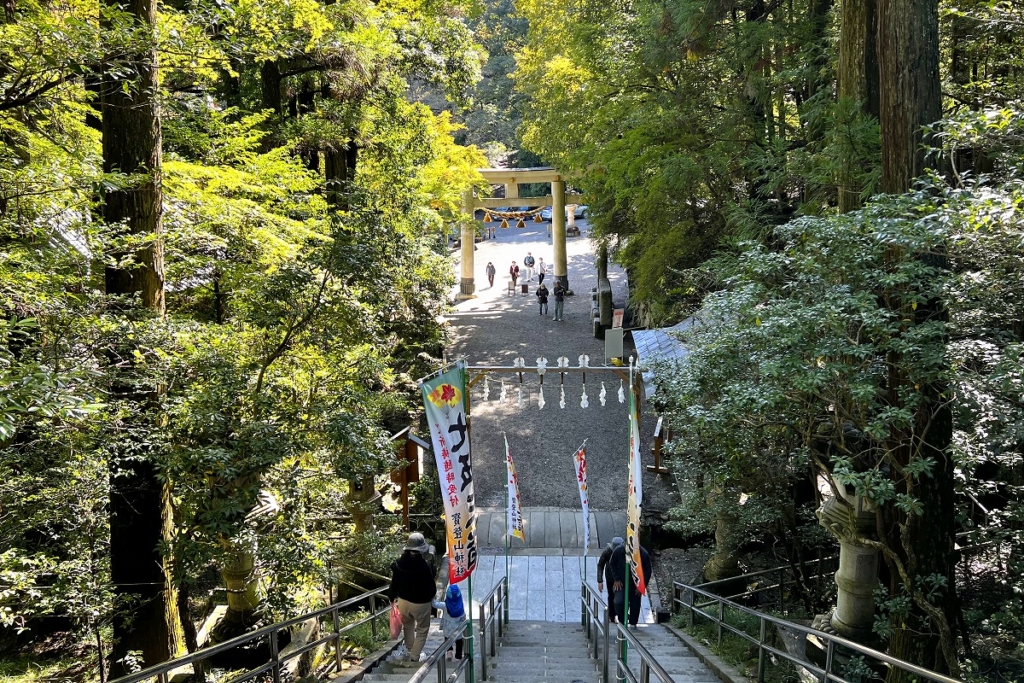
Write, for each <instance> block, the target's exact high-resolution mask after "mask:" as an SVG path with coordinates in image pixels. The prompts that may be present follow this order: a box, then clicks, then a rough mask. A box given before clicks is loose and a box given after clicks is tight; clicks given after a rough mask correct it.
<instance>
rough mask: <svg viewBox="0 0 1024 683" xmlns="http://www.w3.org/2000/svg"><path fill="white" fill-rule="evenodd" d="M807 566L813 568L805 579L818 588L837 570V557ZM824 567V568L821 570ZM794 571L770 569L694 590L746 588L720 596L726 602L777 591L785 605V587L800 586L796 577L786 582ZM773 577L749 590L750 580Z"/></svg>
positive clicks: (819, 558) (697, 586)
mask: <svg viewBox="0 0 1024 683" xmlns="http://www.w3.org/2000/svg"><path fill="white" fill-rule="evenodd" d="M807 564H808V566H812V565H813V566H815V569H814V571H813V572H812V573H811V574H809V575H808V576H807V577H806V579H807V580H811V579H814V580H815V581H816V582H817V583H818V584H819V586H820V582H821V578H822V577H823V576H831V574H832V573H833V572H835V571H836V570H837V569H838V568H839V556H838V555H830V556H829V557H820V556H819V557H818V559H816V560H813V561H811V562H809V563H807ZM823 567H824V568H823ZM795 573H796V572H795V570H794V568H793V567H792V566H791V565H788V564H787V565H783V566H781V567H772V568H771V569H762V570H760V571H756V572H750V573H749V574H743V575H741V576H733V577H730V578H727V579H719V580H717V581H707V582H705V583H698V584H695V585H694V587H695V588H703V589H704V590H711V591H713V590H714V589H715V588H717V587H719V586H732V585H736V584H742V585H743V586H746V587H747V588H746V589H745V590H743V591H740V592H739V593H732V594H730V595H722V596H721V597H722V598H724V599H726V600H736V599H737V598H749V597H753V596H755V595H760V594H761V593H768V592H769V591H777V592H778V599H779V604H780V605H782V604H785V594H786V587H787V585H794V586H797V587H801V586H800V581H799V579H798V578H797V577H795V576H794V577H793V578H792V579H789V580H788V582H787V575H789V574H795ZM773 575H774V577H775V583H773V584H769V585H766V586H757V587H756V588H749V586H750V582H751V580H752V579H755V578H758V577H762V576H773ZM694 606H695V607H702V606H703V605H694Z"/></svg>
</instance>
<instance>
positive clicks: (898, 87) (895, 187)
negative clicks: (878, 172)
mask: <svg viewBox="0 0 1024 683" xmlns="http://www.w3.org/2000/svg"><path fill="white" fill-rule="evenodd" d="M878 61H879V70H878V73H879V123H880V125H881V130H882V189H883V191H885V192H889V193H900V192H906V191H907V190H908V189H910V185H911V183H912V182H913V180H914V178H917V177H918V176H920V175H921V174H922V173H924V170H925V151H924V149H923V147H922V143H924V142H927V140H925V137H924V134H923V131H922V127H923V126H925V125H929V124H932V123H935V122H936V121H938V120H939V118H940V117H941V116H942V94H941V91H940V89H939V3H938V0H878Z"/></svg>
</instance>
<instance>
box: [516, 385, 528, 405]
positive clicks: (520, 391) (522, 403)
mask: <svg viewBox="0 0 1024 683" xmlns="http://www.w3.org/2000/svg"><path fill="white" fill-rule="evenodd" d="M516 407H517V408H525V407H526V401H524V400H523V385H522V384H520V385H519V398H518V399H516Z"/></svg>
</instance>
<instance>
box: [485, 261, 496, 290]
mask: <svg viewBox="0 0 1024 683" xmlns="http://www.w3.org/2000/svg"><path fill="white" fill-rule="evenodd" d="M484 272H485V273H487V282H488V283H489V284H490V286H491V287H493V286H494V275H495V274H496V273H497V272H498V270H497V269H496V268H495V267H494V264H493V263H491V262H490V261H488V262H487V267H486V268H484Z"/></svg>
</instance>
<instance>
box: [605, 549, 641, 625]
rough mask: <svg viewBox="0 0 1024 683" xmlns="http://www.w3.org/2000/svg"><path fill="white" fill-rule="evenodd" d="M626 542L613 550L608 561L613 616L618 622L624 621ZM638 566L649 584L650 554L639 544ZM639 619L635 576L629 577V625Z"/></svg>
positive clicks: (638, 598) (638, 595) (638, 597)
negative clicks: (613, 605)
mask: <svg viewBox="0 0 1024 683" xmlns="http://www.w3.org/2000/svg"><path fill="white" fill-rule="evenodd" d="M626 561H627V560H626V544H625V543H623V544H622V545H620V546H619V547H618V548H616V549H615V550H614V551H612V557H611V559H610V560H609V561H608V570H607V573H608V580H609V581H612V582H613V583H612V596H613V602H614V604H615V608H614V611H615V616H616V618H617V619H618V620H619V623H620V624H621V623H624V622H625V619H624V618H623V612H624V611H625V608H626V591H625V581H626ZM640 566H641V568H642V569H643V572H644V583H645V584H646V585H648V586H649V585H650V581H651V556H650V555H648V554H647V549H646V548H644V547H643V546H640ZM639 621H640V591H638V590H637V589H636V577H634V576H630V577H629V625H630V626H636V625H637V622H639Z"/></svg>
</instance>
